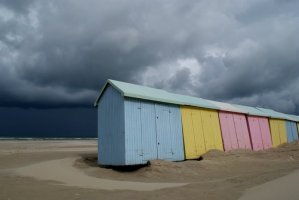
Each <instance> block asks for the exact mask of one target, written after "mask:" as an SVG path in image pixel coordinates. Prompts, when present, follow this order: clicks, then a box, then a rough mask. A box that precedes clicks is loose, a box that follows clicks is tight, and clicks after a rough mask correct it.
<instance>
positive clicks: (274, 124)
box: [269, 119, 287, 147]
mask: <svg viewBox="0 0 299 200" xmlns="http://www.w3.org/2000/svg"><path fill="white" fill-rule="evenodd" d="M269 121H270V130H271V138H272V145H273V147H277V146H279V145H281V144H283V143H286V142H287V131H286V126H285V120H281V119H270V120H269Z"/></svg>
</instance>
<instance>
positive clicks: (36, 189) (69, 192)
mask: <svg viewBox="0 0 299 200" xmlns="http://www.w3.org/2000/svg"><path fill="white" fill-rule="evenodd" d="M96 151H97V147H96V141H92V140H82V141H78V140H76V141H0V199H1V200H2V199H32V200H34V199H43V200H47V199H120V198H121V199H155V200H156V199H169V198H171V199H172V200H175V199H211V200H213V199H215V200H216V199H221V200H223V199H239V198H241V199H242V200H246V199H267V198H268V199H274V197H275V198H276V199H281V197H282V196H283V197H284V199H298V198H297V197H298V193H297V189H296V185H298V181H297V180H299V171H296V170H298V169H299V144H298V143H292V144H288V145H284V146H282V147H280V148H277V149H271V150H268V151H260V152H252V151H234V152H230V153H222V152H217V151H213V152H209V153H207V154H206V155H204V156H203V160H201V161H185V162H165V161H153V162H152V164H151V165H150V166H148V167H141V168H114V169H111V168H110V169H109V168H100V167H98V166H97V164H96ZM185 183H188V184H186V185H185ZM147 190H150V191H147ZM298 191H299V190H298ZM271 195H272V196H271ZM286 195H289V196H286ZM241 196H242V197H241Z"/></svg>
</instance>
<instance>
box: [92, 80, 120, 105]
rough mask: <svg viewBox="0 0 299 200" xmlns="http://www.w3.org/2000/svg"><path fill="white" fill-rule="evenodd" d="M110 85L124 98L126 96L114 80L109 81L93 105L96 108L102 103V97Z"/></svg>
mask: <svg viewBox="0 0 299 200" xmlns="http://www.w3.org/2000/svg"><path fill="white" fill-rule="evenodd" d="M108 85H111V86H112V87H113V88H114V89H116V90H117V91H118V92H120V93H121V95H122V96H123V95H124V92H123V91H122V90H121V89H120V88H118V87H117V86H116V85H115V84H114V83H113V80H112V79H108V80H107V81H106V83H105V84H104V86H103V87H102V88H101V89H100V94H99V95H98V97H97V99H96V101H95V102H94V104H93V106H94V107H98V104H99V101H100V99H101V97H102V95H103V94H104V92H105V90H106V88H107V87H108Z"/></svg>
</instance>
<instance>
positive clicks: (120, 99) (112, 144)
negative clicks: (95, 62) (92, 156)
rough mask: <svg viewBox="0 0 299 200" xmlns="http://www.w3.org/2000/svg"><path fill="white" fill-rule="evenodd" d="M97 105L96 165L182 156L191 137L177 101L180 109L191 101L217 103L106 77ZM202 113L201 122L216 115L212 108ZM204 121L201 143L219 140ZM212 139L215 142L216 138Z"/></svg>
mask: <svg viewBox="0 0 299 200" xmlns="http://www.w3.org/2000/svg"><path fill="white" fill-rule="evenodd" d="M95 106H96V107H97V109H98V163H99V164H100V165H136V164H144V163H147V162H148V161H149V160H154V159H161V160H170V161H180V160H184V159H185V156H184V147H185V149H187V150H188V148H189V145H193V144H194V142H191V141H190V139H189V141H188V137H189V135H188V134H189V132H188V131H186V124H188V123H189V121H188V122H186V120H185V117H186V116H185V115H182V116H181V110H180V106H183V108H182V110H184V108H194V107H202V108H205V109H217V107H216V106H213V105H212V104H210V103H209V102H207V101H206V100H203V99H201V98H195V97H189V96H184V95H178V94H173V93H169V92H166V91H164V90H160V89H154V88H149V87H144V86H139V85H134V84H129V83H124V82H120V81H114V80H108V81H107V82H106V84H105V85H104V87H103V88H102V89H101V91H100V94H99V96H98V98H97V100H96V102H95ZM192 114H193V113H192ZM200 114H201V115H202V116H203V118H202V119H203V121H202V122H203V123H204V124H207V123H209V121H213V120H214V121H217V118H215V111H213V112H212V111H211V112H204V111H203V112H202V113H200ZM192 116H193V115H192ZM182 121H183V123H182ZM184 121H185V123H184ZM194 122H195V123H197V122H198V121H197V120H194ZM182 124H183V127H182ZM192 127H193V125H192ZM204 127H205V129H208V132H209V134H210V135H209V137H210V136H211V138H209V137H207V138H205V145H206V146H207V147H208V148H212V147H215V148H216V147H218V146H221V144H222V143H221V141H218V140H219V139H217V138H216V136H215V134H213V129H214V127H212V126H210V127H208V126H205V125H204ZM216 129H217V128H216ZM182 130H184V136H183V133H182ZM217 131H218V130H217ZM193 133H194V134H195V135H196V134H198V133H197V132H193ZM219 134H220V132H219ZM183 138H184V139H186V141H185V145H184V143H183ZM220 138H221V136H220ZM216 140H217V142H218V143H219V144H218V143H217V144H215V143H216ZM220 140H221V139H220ZM188 142H190V143H188ZM219 149H221V148H220V147H219Z"/></svg>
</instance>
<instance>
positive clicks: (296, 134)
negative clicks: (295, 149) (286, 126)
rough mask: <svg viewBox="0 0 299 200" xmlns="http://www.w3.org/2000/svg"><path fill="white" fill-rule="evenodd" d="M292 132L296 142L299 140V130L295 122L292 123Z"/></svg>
mask: <svg viewBox="0 0 299 200" xmlns="http://www.w3.org/2000/svg"><path fill="white" fill-rule="evenodd" d="M292 132H293V138H294V140H298V130H297V125H296V123H295V122H292Z"/></svg>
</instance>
